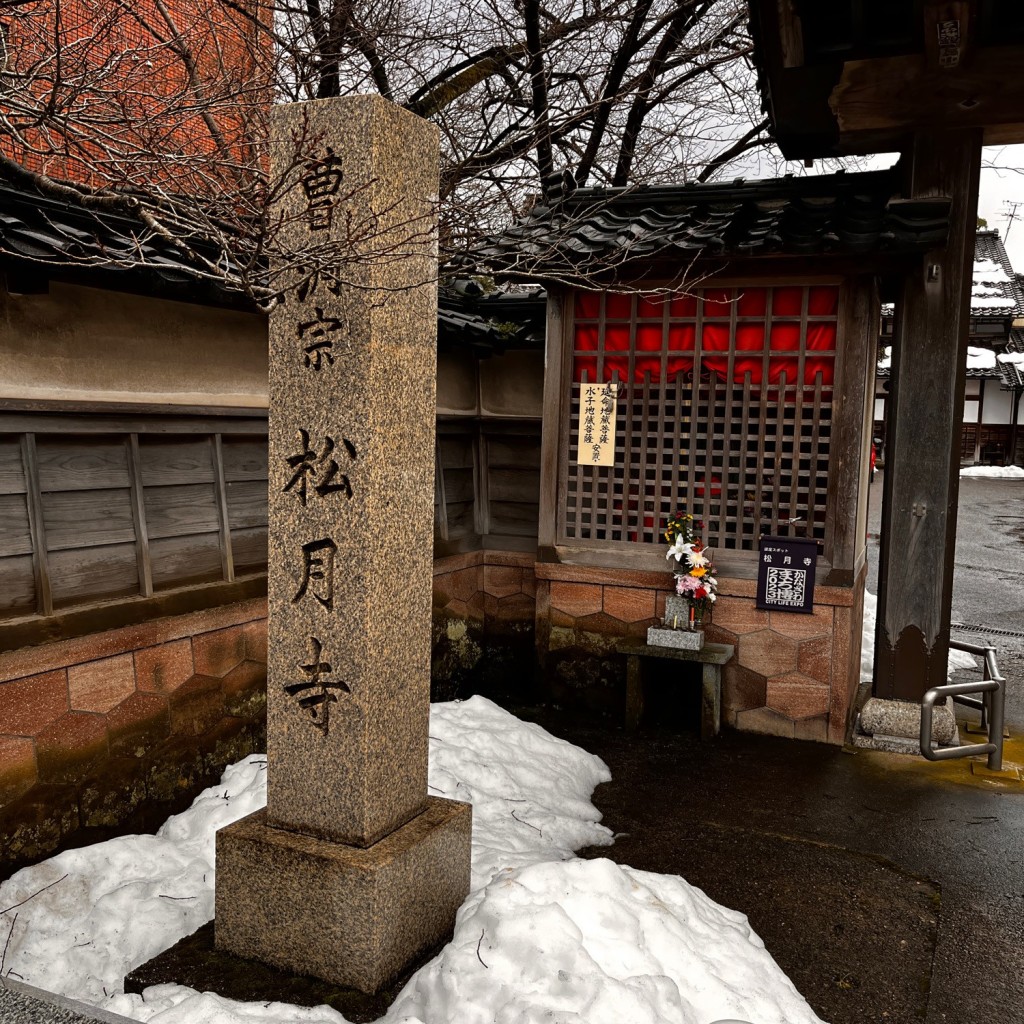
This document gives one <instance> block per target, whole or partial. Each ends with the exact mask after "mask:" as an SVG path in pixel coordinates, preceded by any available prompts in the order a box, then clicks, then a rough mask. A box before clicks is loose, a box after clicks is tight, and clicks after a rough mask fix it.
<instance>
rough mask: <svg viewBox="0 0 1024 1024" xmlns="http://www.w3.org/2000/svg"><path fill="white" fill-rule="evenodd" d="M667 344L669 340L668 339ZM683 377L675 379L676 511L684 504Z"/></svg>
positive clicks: (671, 509)
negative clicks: (682, 458) (682, 456)
mask: <svg viewBox="0 0 1024 1024" xmlns="http://www.w3.org/2000/svg"><path fill="white" fill-rule="evenodd" d="M666 344H667V340H666ZM684 390H685V389H684V387H683V379H682V374H681V373H680V374H679V375H677V377H676V380H675V388H674V394H675V415H674V417H673V418H674V420H675V424H674V427H673V431H672V469H673V473H672V502H671V508H670V509H668V511H669V512H675V510H676V509H677V508H679V506H680V504H682V497H681V495H680V485H681V483H682V480H683V467H682V465H681V464H680V458H679V456H680V452H681V451H682V445H683V439H682V430H683V392H684ZM659 525H660V524H659Z"/></svg>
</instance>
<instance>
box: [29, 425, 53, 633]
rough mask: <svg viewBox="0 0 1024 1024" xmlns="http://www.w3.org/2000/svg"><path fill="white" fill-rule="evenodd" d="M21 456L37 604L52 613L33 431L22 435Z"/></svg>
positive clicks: (41, 499)
mask: <svg viewBox="0 0 1024 1024" xmlns="http://www.w3.org/2000/svg"><path fill="white" fill-rule="evenodd" d="M21 459H22V465H23V468H24V471H25V491H26V493H25V498H26V504H27V506H28V527H29V533H30V534H31V536H32V569H33V572H34V573H35V579H36V608H37V610H38V611H39V614H40V615H52V614H53V593H52V591H51V589H50V569H49V565H48V563H47V553H46V525H45V523H44V521H43V498H42V493H41V492H40V490H39V465H38V461H37V459H36V435H35V434H22V435H21Z"/></svg>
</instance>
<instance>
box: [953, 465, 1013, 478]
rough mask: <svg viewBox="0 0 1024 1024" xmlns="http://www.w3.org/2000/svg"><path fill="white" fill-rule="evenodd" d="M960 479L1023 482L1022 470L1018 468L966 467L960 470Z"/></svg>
mask: <svg viewBox="0 0 1024 1024" xmlns="http://www.w3.org/2000/svg"><path fill="white" fill-rule="evenodd" d="M960 476H961V477H974V478H975V479H978V478H981V479H990V480H1024V469H1021V467H1020V466H968V467H967V469H961V470H960Z"/></svg>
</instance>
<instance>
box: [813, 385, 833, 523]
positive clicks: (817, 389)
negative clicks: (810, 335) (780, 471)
mask: <svg viewBox="0 0 1024 1024" xmlns="http://www.w3.org/2000/svg"><path fill="white" fill-rule="evenodd" d="M821 390H822V380H821V370H819V371H818V372H817V373H816V374H815V375H814V420H813V424H814V425H813V427H812V428H811V471H810V472H811V475H810V479H809V481H808V487H807V509H808V512H807V518H808V521H809V524H810V530H811V532H810V534H809V536H812V537H813V536H814V535H815V532H814V527H816V526H817V520H818V473H819V472H820V468H821V463H822V458H821ZM830 416H831V410H830Z"/></svg>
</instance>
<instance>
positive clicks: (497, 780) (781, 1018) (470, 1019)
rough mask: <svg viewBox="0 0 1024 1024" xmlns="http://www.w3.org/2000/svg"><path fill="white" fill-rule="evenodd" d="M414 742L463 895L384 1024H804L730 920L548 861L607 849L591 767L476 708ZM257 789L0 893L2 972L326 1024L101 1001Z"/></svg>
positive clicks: (62, 861) (177, 1019) (42, 982)
mask: <svg viewBox="0 0 1024 1024" xmlns="http://www.w3.org/2000/svg"><path fill="white" fill-rule="evenodd" d="M430 732H431V741H430V776H429V778H430V788H431V791H432V792H434V793H438V794H444V795H446V796H451V797H453V798H455V799H463V800H466V799H469V800H471V801H472V802H473V817H474V823H473V892H472V893H471V894H470V896H469V898H468V899H467V901H466V903H465V904H464V905H463V906H462V908H461V909H460V911H459V915H458V919H457V922H456V928H455V936H454V938H453V940H452V942H451V943H449V944H448V945H447V946H446V947H445V948H444V950H442V951H441V953H440V954H438V956H437V957H436V958H435V959H434V960H433V961H431V962H430V963H428V964H426V965H425V966H424V967H423V968H421V970H420V971H418V972H417V973H416V974H415V975H414V976H413V977H412V978H411V979H410V981H409V983H408V984H407V985H406V987H405V989H404V990H403V991H402V993H401V994H400V995H399V997H398V999H397V1000H396V1002H395V1004H394V1005H393V1006H392V1008H391V1010H390V1011H389V1012H388V1014H387V1015H386V1016H385V1017H384V1018H383V1022H384V1024H483V1022H487V1024H494V1022H497V1024H542V1022H543V1024H550V1022H553V1021H558V1022H560V1024H622V1022H626V1021H628V1022H629V1024H708V1022H710V1021H714V1020H721V1019H723V1018H729V1017H738V1018H741V1019H744V1020H750V1021H756V1022H758V1024H820V1021H819V1019H818V1018H817V1017H816V1016H815V1015H814V1013H813V1012H812V1011H811V1009H810V1007H809V1006H808V1005H807V1003H806V1001H805V1000H804V999H803V998H802V997H801V996H800V994H799V993H798V992H797V991H796V989H795V988H794V987H793V984H792V983H791V982H790V981H789V979H788V978H787V977H786V976H785V975H784V974H783V972H782V971H781V970H780V969H779V967H778V965H777V964H776V963H775V961H774V960H773V959H772V958H771V956H770V955H769V954H768V952H767V951H766V950H765V948H764V944H763V943H762V942H761V940H760V939H759V938H758V937H757V935H756V934H755V933H754V932H753V931H752V930H751V928H750V925H749V924H748V922H747V919H746V917H745V916H744V915H743V914H740V913H737V912H736V911H732V910H728V909H726V908H725V907H722V906H719V905H718V904H717V903H715V902H713V901H712V900H711V899H709V898H708V897H707V896H706V895H705V894H704V893H703V892H701V891H700V890H699V889H696V888H694V887H692V886H690V885H688V884H687V883H686V882H685V881H684V880H683V879H681V878H678V877H676V876H668V875H656V874H650V873H646V872H641V871H634V870H633V869H631V868H626V867H620V866H618V865H616V864H613V863H612V862H610V861H606V860H598V861H580V860H576V859H567V858H570V857H571V854H572V851H573V850H574V849H577V848H579V847H580V846H583V845H596V844H609V843H611V841H612V840H611V834H610V832H609V830H608V829H607V828H605V827H604V826H602V825H600V824H599V819H600V814H599V813H598V812H597V810H596V809H595V808H594V806H593V805H592V804H591V803H590V799H589V798H590V794H591V793H592V792H593V789H594V787H595V786H596V785H597V784H598V783H599V782H603V781H605V780H607V779H608V778H609V777H610V776H609V772H608V769H607V767H606V766H605V765H604V763H603V762H602V761H601V760H600V759H599V758H597V757H595V756H593V755H592V754H588V753H587V752H586V751H583V750H580V749H579V748H578V747H575V746H573V745H572V744H570V743H566V742H565V741H563V740H559V739H557V738H555V737H554V736H551V735H550V734H549V733H547V732H546V731H545V730H544V729H542V728H540V727H539V726H537V725H533V724H529V723H525V722H521V721H519V720H518V719H517V718H515V717H514V716H512V715H510V714H508V713H507V712H505V711H503V710H502V709H500V708H498V707H497V706H496V705H494V704H492V703H491V702H490V701H487V700H485V699H484V698H482V697H474V698H472V699H471V700H468V701H465V702H462V703H458V702H456V703H452V704H438V705H434V706H433V707H432V708H431V720H430ZM265 769H266V763H265V759H264V758H263V757H256V756H254V757H250V758H247V759H246V760H245V761H242V762H239V764H237V765H233V766H231V767H230V768H228V769H227V771H225V773H224V777H223V780H222V782H221V784H220V785H219V786H214V787H212V788H210V789H208V790H206V791H205V792H204V793H202V794H201V795H200V796H199V797H198V798H197V799H196V801H195V802H194V803H193V805H192V807H191V808H189V810H187V811H185V812H184V813H183V814H179V815H176V816H175V817H173V818H170V819H169V820H168V821H167V822H166V824H165V825H164V826H163V827H162V828H161V829H160V831H159V832H158V833H157V834H156V835H155V836H127V837H124V838H121V839H115V840H112V841H111V842H108V843H100V844H97V845H95V846H92V847H88V848H86V849H82V850H73V851H68V852H67V853H63V854H60V855H59V856H57V857H54V858H52V859H51V860H49V861H47V862H45V863H43V864H39V865H36V866H34V867H30V868H25V869H24V870H22V871H19V872H18V873H17V874H16V875H14V876H13V877H12V878H11V879H9V880H8V881H7V882H5V883H4V884H3V885H0V909H2V908H4V907H12V906H13V905H14V904H15V903H19V902H21V901H22V900H27V902H26V903H24V905H23V906H21V907H20V908H19V909H18V910H17V911H16V913H17V914H18V918H17V921H16V922H14V928H13V931H12V934H11V941H10V945H9V948H8V950H7V957H6V961H5V967H4V970H5V972H6V971H8V970H9V971H10V972H11V974H12V976H13V977H20V978H21V979H22V980H24V981H26V982H28V983H29V984H32V985H36V986H38V987H40V988H43V989H48V990H50V991H53V992H60V993H63V994H66V995H70V996H74V997H76V998H78V999H83V1000H85V1001H87V1002H91V1003H94V1004H97V1005H101V1006H103V1007H104V1008H105V1009H108V1010H111V1011H114V1012H116V1013H121V1014H123V1015H125V1016H127V1017H129V1018H133V1019H135V1020H139V1021H154V1022H156V1024H257V1022H268V1024H269V1022H273V1024H345V1018H344V1017H342V1015H341V1014H339V1013H337V1012H335V1011H334V1010H331V1009H329V1008H328V1007H326V1006H320V1007H316V1008H312V1009H308V1008H301V1007H296V1006H291V1005H289V1004H284V1003H270V1004H263V1003H237V1002H234V1001H232V1000H228V999H224V998H222V997H220V996H217V995H214V994H212V993H199V992H195V991H193V990H192V989H188V988H185V987H183V986H180V985H160V986H154V987H151V988H148V989H147V990H146V992H145V993H144V994H143V995H125V994H123V993H122V992H121V980H122V977H123V975H124V974H125V973H127V972H128V971H130V970H131V969H132V968H134V967H136V966H138V965H139V964H141V963H143V962H144V961H146V960H147V959H149V958H150V957H152V956H154V955H155V954H156V953H157V952H159V951H160V950H162V949H166V948H167V947H168V946H170V945H172V944H173V943H174V942H176V941H178V939H180V938H182V937H183V936H185V935H187V934H189V933H191V932H192V931H194V930H195V929H196V928H197V927H198V926H199V925H201V924H202V923H203V922H205V921H206V920H207V919H209V917H210V915H211V914H212V912H213V886H214V874H213V852H214V834H215V831H216V829H218V828H220V827H222V826H223V825H226V824H228V823H229V822H231V821H233V820H235V819H236V818H239V817H241V816H242V815H245V814H248V813H250V812H251V811H254V810H256V809H258V808H259V807H260V806H262V805H263V804H264V802H265V800H266V775H265ZM51 883H52V884H51ZM45 886H50V887H49V888H45V889H44V887H45ZM41 890H42V891H41ZM13 913H14V912H11V913H0V927H2V926H4V925H7V922H10V921H11V920H12V919H13ZM7 927H10V925H7ZM2 934H3V932H2V931H0V936H2Z"/></svg>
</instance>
